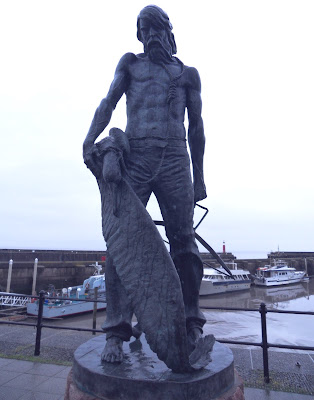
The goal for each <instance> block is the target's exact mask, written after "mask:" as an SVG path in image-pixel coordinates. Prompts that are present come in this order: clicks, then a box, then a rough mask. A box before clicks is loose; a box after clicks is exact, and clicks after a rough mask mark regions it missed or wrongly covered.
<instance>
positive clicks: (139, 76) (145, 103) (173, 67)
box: [126, 55, 186, 139]
mask: <svg viewBox="0 0 314 400" xmlns="http://www.w3.org/2000/svg"><path fill="white" fill-rule="evenodd" d="M174 60H175V59H174ZM183 68H185V67H184V66H183V65H182V64H180V63H179V62H178V61H177V60H175V61H174V62H173V63H171V64H167V65H166V67H163V66H161V65H158V64H155V63H153V62H151V61H150V60H149V58H148V57H147V56H142V55H139V56H135V57H134V59H133V62H131V63H129V65H128V75H129V79H128V87H127V90H126V98H127V127H126V134H127V135H128V136H129V137H133V138H149V137H157V138H163V139H165V138H180V139H184V138H185V128H184V115H185V107H186V90H185V84H184V81H185V79H184V73H183V75H182V76H181V77H180V78H179V79H178V80H177V85H176V92H175V98H174V100H173V101H172V102H171V104H170V105H169V104H168V103H167V97H168V93H169V86H170V83H171V80H172V79H173V78H175V77H177V76H180V75H181V74H182V72H183Z"/></svg>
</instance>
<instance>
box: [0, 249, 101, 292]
mask: <svg viewBox="0 0 314 400" xmlns="http://www.w3.org/2000/svg"><path fill="white" fill-rule="evenodd" d="M105 257H106V251H105V250H104V251H76V250H18V249H13V250H12V249H2V250H1V249H0V290H1V291H5V290H6V287H7V278H8V269H9V261H10V260H13V267H12V278H11V288H10V292H12V293H25V294H31V290H32V284H33V273H34V262H35V259H36V258H37V259H38V267H37V280H36V281H37V284H36V291H37V292H39V291H40V290H42V289H44V290H46V289H47V288H48V285H49V284H52V285H54V286H55V287H56V288H57V289H59V288H63V287H69V286H76V285H81V284H82V283H83V281H84V279H86V278H88V277H89V276H90V275H92V274H93V273H94V272H95V268H94V267H93V266H92V265H91V264H95V262H98V264H100V265H101V266H102V267H103V270H104V266H105Z"/></svg>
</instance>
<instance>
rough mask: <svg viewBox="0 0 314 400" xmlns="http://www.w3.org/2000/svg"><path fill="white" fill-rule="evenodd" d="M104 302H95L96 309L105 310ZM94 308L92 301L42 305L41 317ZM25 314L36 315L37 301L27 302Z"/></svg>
mask: <svg viewBox="0 0 314 400" xmlns="http://www.w3.org/2000/svg"><path fill="white" fill-rule="evenodd" d="M106 306H107V304H106V303H97V310H105V309H106ZM93 309H94V302H91V301H73V302H72V303H70V304H60V305H46V304H45V305H44V307H43V318H47V319H50V318H60V317H65V316H69V315H75V314H82V313H86V312H91V311H93ZM27 314H29V315H36V316H37V315H38V302H34V303H28V304H27Z"/></svg>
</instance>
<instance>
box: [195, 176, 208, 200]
mask: <svg viewBox="0 0 314 400" xmlns="http://www.w3.org/2000/svg"><path fill="white" fill-rule="evenodd" d="M206 197H207V194H206V187H205V183H204V181H203V179H198V180H196V181H194V203H197V202H198V201H201V200H204V199H206Z"/></svg>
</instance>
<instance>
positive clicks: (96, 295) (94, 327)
mask: <svg viewBox="0 0 314 400" xmlns="http://www.w3.org/2000/svg"><path fill="white" fill-rule="evenodd" d="M97 298H98V287H95V289H94V300H97ZM96 315H97V302H96V301H95V303H94V309H93V329H96ZM93 335H96V332H93Z"/></svg>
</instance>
